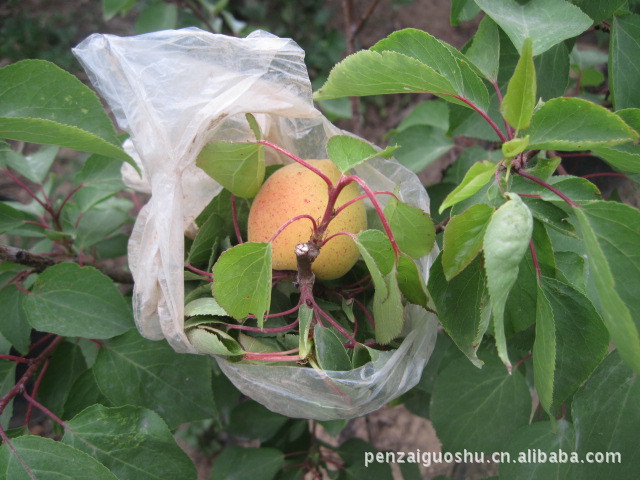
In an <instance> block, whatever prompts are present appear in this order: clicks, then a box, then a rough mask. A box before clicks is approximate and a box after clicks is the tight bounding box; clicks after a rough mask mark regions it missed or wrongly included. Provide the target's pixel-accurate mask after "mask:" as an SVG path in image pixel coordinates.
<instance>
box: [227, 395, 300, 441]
mask: <svg viewBox="0 0 640 480" xmlns="http://www.w3.org/2000/svg"><path fill="white" fill-rule="evenodd" d="M287 420H288V419H287V417H285V416H284V415H280V414H278V413H274V412H272V411H270V410H268V409H267V408H266V407H264V406H262V405H260V404H259V403H258V402H254V401H253V400H250V401H247V402H243V403H241V404H240V405H237V406H236V407H234V409H233V410H232V411H231V418H230V420H229V427H228V430H227V431H228V433H230V434H231V435H233V436H235V437H239V438H244V439H247V440H254V439H255V440H261V441H263V442H265V441H267V440H269V439H271V438H273V437H274V435H276V434H277V433H278V432H279V431H280V429H281V428H282V427H283V426H284V424H285V423H286V422H287Z"/></svg>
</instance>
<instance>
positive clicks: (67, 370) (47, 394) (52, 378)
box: [38, 342, 87, 417]
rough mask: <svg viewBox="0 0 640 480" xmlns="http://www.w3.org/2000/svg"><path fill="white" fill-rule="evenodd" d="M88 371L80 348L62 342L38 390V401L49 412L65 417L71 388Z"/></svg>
mask: <svg viewBox="0 0 640 480" xmlns="http://www.w3.org/2000/svg"><path fill="white" fill-rule="evenodd" d="M86 369H87V363H86V362H85V359H84V356H83V355H82V350H81V349H80V347H79V346H78V345H76V344H73V343H70V342H62V343H61V344H60V345H59V346H58V348H56V351H55V352H54V354H53V357H52V358H51V359H50V362H49V366H48V368H47V372H46V375H45V376H44V377H43V379H42V383H41V384H40V388H39V389H38V399H39V400H40V401H41V402H42V403H43V404H44V405H46V406H47V408H48V409H49V410H51V411H52V412H54V413H56V414H57V415H58V416H60V417H63V416H64V405H65V403H66V401H67V399H68V398H69V393H70V390H71V387H72V386H73V384H74V383H75V381H76V380H77V379H78V377H80V375H81V374H82V373H83V372H85V371H86Z"/></svg>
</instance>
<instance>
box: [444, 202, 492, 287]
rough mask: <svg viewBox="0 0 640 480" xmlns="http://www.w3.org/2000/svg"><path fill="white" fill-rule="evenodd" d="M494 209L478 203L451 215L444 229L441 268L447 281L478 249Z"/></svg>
mask: <svg viewBox="0 0 640 480" xmlns="http://www.w3.org/2000/svg"><path fill="white" fill-rule="evenodd" d="M493 212H494V210H493V208H491V207H490V206H488V205H484V204H482V203H478V204H476V205H473V206H471V207H469V208H468V209H467V210H465V211H464V212H463V213H461V214H460V215H455V216H453V217H451V220H450V221H449V223H448V224H447V226H446V228H445V230H444V239H443V242H444V243H443V249H442V268H443V270H444V276H445V278H446V279H447V281H451V279H452V278H453V277H455V276H456V275H457V274H459V273H460V272H461V271H463V270H464V269H465V268H466V267H467V266H468V265H469V264H470V263H471V262H472V261H473V259H474V258H476V256H477V255H478V253H480V250H482V241H483V238H484V233H485V230H486V228H487V225H488V224H489V220H490V219H491V215H492V214H493Z"/></svg>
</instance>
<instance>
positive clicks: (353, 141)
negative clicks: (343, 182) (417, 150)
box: [327, 135, 398, 173]
mask: <svg viewBox="0 0 640 480" xmlns="http://www.w3.org/2000/svg"><path fill="white" fill-rule="evenodd" d="M396 148H398V147H396V146H390V147H387V148H385V149H384V150H377V149H375V148H374V147H373V145H371V144H370V143H368V142H365V141H364V140H360V139H359V138H355V137H350V136H348V135H334V136H333V137H331V138H330V139H329V141H328V142H327V153H328V154H329V158H330V159H331V160H332V161H333V163H335V164H336V167H338V168H339V169H340V171H341V172H342V173H347V172H348V171H349V170H350V169H351V168H353V167H355V166H356V165H359V164H360V163H363V162H366V161H367V160H370V159H372V158H375V157H382V158H390V157H391V154H392V153H393V151H394V150H395V149H396Z"/></svg>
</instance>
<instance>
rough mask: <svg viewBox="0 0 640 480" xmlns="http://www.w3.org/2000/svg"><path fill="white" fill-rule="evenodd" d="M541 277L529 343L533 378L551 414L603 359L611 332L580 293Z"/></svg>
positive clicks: (554, 412) (545, 406) (543, 403)
mask: <svg viewBox="0 0 640 480" xmlns="http://www.w3.org/2000/svg"><path fill="white" fill-rule="evenodd" d="M541 281H542V286H541V287H539V288H538V302H537V305H538V309H537V315H536V317H537V318H536V340H535V343H534V346H533V368H534V379H535V385H536V390H537V391H538V396H539V397H540V403H541V404H542V407H543V408H544V409H545V410H546V411H547V413H549V415H550V416H554V415H555V414H556V412H557V410H558V408H559V407H560V405H561V404H562V402H564V401H565V400H566V399H567V398H568V397H569V396H570V395H571V394H573V392H574V391H575V390H576V389H577V388H578V387H579V386H580V385H581V384H582V383H583V382H584V381H585V380H586V379H587V378H588V377H589V375H591V373H592V372H593V370H595V368H596V367H597V366H598V364H599V363H600V362H601V361H602V359H603V358H604V356H605V355H606V353H607V349H608V348H609V335H608V333H607V329H606V328H605V326H604V324H603V323H602V319H601V318H600V315H599V314H598V312H597V311H596V309H595V307H594V306H593V304H592V303H591V302H590V301H589V299H588V298H587V297H585V296H584V294H582V293H581V292H579V291H578V290H576V289H574V288H573V287H571V286H569V285H565V284H563V283H561V282H559V281H557V280H554V279H551V278H547V277H542V280H541ZM577 332H580V334H579V335H578V334H577Z"/></svg>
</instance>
